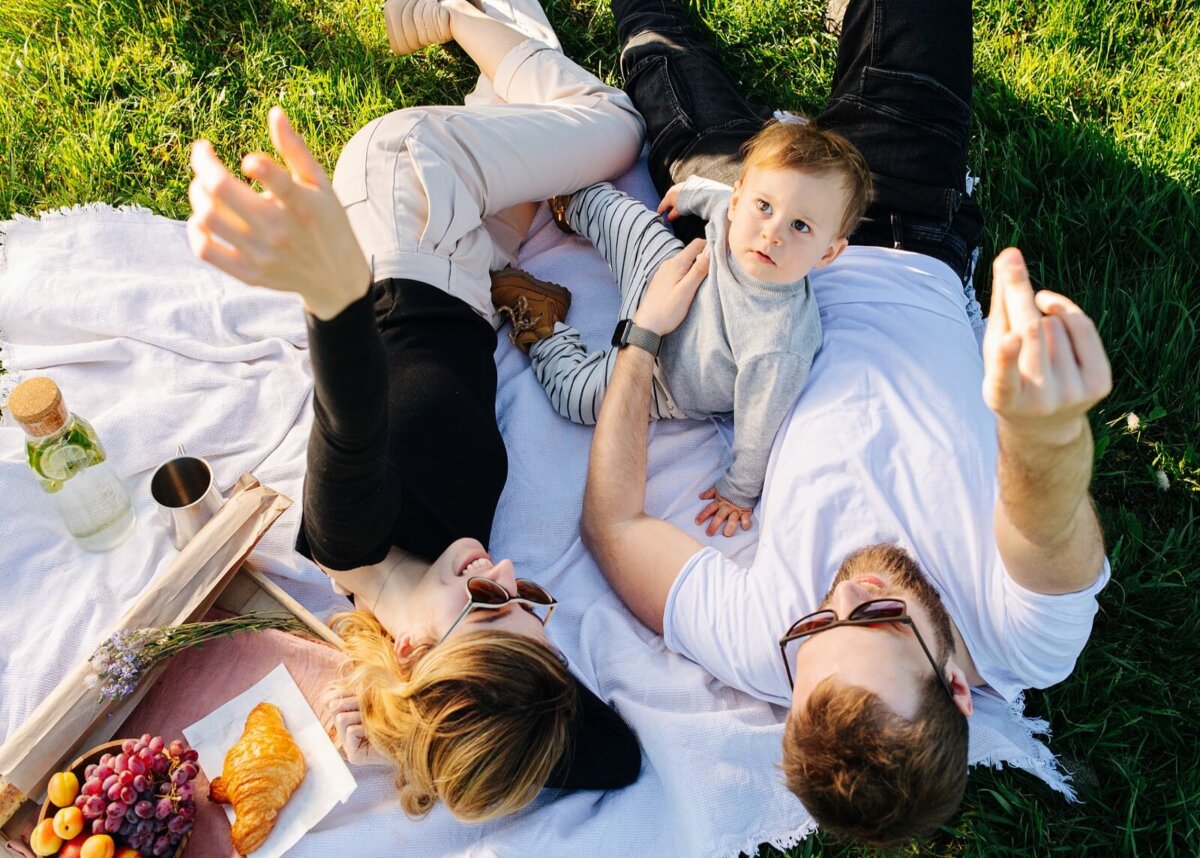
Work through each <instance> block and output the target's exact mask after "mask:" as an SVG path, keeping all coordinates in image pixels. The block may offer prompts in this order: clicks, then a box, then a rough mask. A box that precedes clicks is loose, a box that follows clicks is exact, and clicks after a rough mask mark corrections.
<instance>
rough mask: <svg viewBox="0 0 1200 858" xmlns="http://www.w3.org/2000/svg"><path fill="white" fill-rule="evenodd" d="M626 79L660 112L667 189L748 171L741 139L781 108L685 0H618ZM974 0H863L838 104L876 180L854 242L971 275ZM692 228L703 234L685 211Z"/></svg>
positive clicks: (844, 128)
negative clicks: (730, 69)
mask: <svg viewBox="0 0 1200 858" xmlns="http://www.w3.org/2000/svg"><path fill="white" fill-rule="evenodd" d="M613 15H614V17H615V18H616V22H617V36H618V38H619V39H620V42H621V70H622V73H623V74H624V76H625V89H626V91H627V92H628V93H629V95H630V97H631V98H632V99H633V103H634V105H635V106H636V107H637V109H638V110H639V111H641V113H642V116H644V117H645V119H646V134H647V137H648V139H649V141H650V175H651V177H652V178H653V179H654V184H655V186H656V187H657V188H658V190H659V192H660V193H665V192H666V190H667V189H668V188H669V187H670V186H671V185H672V184H674V183H676V182H681V181H683V180H684V179H686V178H687V177H688V176H691V175H699V176H704V177H707V178H710V179H714V180H716V181H720V182H724V183H726V184H733V182H734V181H736V179H737V177H738V175H739V172H740V168H741V164H740V162H741V159H740V157H739V149H740V148H741V146H742V144H743V143H745V142H746V141H747V140H748V139H749V138H750V137H751V136H753V135H754V133H755V132H757V131H758V130H759V129H760V128H761V127H762V125H763V123H764V122H765V121H766V120H767V119H769V118H770V117H771V115H772V112H773V111H772V110H771V109H770V108H767V107H763V106H761V105H755V104H752V103H750V102H749V101H748V100H747V99H746V98H745V96H744V95H742V93H740V92H739V91H738V90H737V88H736V87H735V86H734V84H733V82H732V81H731V80H730V79H729V77H728V76H727V75H726V74H725V71H724V69H723V68H722V66H721V60H720V58H719V57H718V55H717V52H716V51H715V50H714V49H713V47H712V45H710V44H709V43H708V41H707V40H705V39H704V38H702V37H701V36H700V34H699V33H697V32H696V30H695V29H694V28H693V27H692V25H691V23H690V22H689V20H688V16H687V13H686V12H685V11H684V9H683V7H682V6H680V5H679V4H678V3H677V2H676V0H613ZM971 53H972V34H971V4H970V0H850V4H849V6H848V8H847V10H846V17H845V20H844V22H843V24H842V35H841V39H840V42H839V44H838V58H837V69H836V71H835V73H834V79H833V83H832V87H831V95H830V99H829V103H828V105H827V106H826V108H825V110H824V111H822V112H821V114H820V115H819V116H817V117H816V118H815V121H816V122H817V123H818V124H819V125H821V126H823V127H825V128H829V129H831V130H834V131H837V132H839V133H840V134H842V135H844V136H845V137H847V138H848V139H849V140H850V141H851V142H853V143H854V145H855V146H857V147H858V149H859V151H860V152H862V154H863V157H864V158H866V161H867V164H868V166H869V167H870V169H871V177H872V179H873V180H874V183H875V196H874V199H873V200H872V203H871V206H870V208H869V209H868V210H867V216H866V218H865V219H864V221H863V223H862V224H861V225H860V226H859V228H858V229H857V230H856V231H855V232H854V234H853V235H852V236H851V238H850V243H851V244H859V245H871V246H881V247H895V248H900V249H902V250H910V251H914V252H916V253H924V254H927V255H929V256H932V257H934V258H936V259H940V260H942V261H943V262H945V263H946V264H948V265H949V266H950V267H951V268H952V269H954V271H955V272H956V273H957V274H958V275H959V276H960V277H961V278H962V279H963V280H964V281H966V280H968V279H969V278H970V275H971V273H972V272H971V270H970V268H971V263H972V259H973V255H974V250H975V248H976V246H977V245H978V243H979V237H980V233H981V232H982V230H983V218H982V214H981V212H980V210H979V206H978V205H977V204H976V203H975V201H974V200H972V199H971V198H969V197H967V196H966V194H964V192H963V187H964V180H965V176H966V169H967V143H968V140H969V137H970V124H971ZM676 231H677V232H678V233H679V234H680V237H681V238H684V239H685V240H687V239H690V238H693V237H695V236H697V235H702V234H703V227H702V226H701V225H699V224H697V223H695V221H694V219H693V220H692V222H691V223H683V222H682V221H681V222H677V227H676Z"/></svg>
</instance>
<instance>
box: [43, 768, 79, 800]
mask: <svg viewBox="0 0 1200 858" xmlns="http://www.w3.org/2000/svg"><path fill="white" fill-rule="evenodd" d="M46 795H48V796H50V802H51V804H53V805H54V806H55V807H66V806H67V805H70V804H74V803H75V797H76V796H78V795H79V778H77V777H75V773H74V772H56V773H55V774H53V775H51V776H50V783H48V784H46Z"/></svg>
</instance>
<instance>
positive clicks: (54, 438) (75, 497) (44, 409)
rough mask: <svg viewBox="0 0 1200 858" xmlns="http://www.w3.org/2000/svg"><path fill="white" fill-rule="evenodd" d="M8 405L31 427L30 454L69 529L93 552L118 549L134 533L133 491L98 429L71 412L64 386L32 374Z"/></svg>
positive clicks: (27, 429) (26, 427) (28, 457)
mask: <svg viewBox="0 0 1200 858" xmlns="http://www.w3.org/2000/svg"><path fill="white" fill-rule="evenodd" d="M8 409H9V411H10V412H11V413H12V416H13V417H14V418H16V420H17V422H18V423H20V424H21V428H23V429H24V430H25V435H26V438H25V455H26V460H27V461H28V462H29V467H30V469H32V470H33V473H34V475H35V476H36V477H37V479H38V482H39V483H41V486H42V488H43V489H44V490H45V492H46V494H47V495H48V496H49V498H50V502H51V504H52V505H53V506H54V508H55V510H57V512H58V514H59V516H60V517H61V518H62V520H63V523H64V524H65V525H66V527H67V531H68V532H69V533H70V534H71V536H73V537H75V539H76V541H78V542H79V544H80V545H81V546H83V547H84V548H86V549H88V550H89V551H107V550H109V549H110V548H115V547H116V546H118V545H120V544H121V543H122V542H124V541H125V540H126V538H128V536H129V534H131V533H132V532H133V527H134V523H135V515H134V512H133V504H132V503H130V500H129V494H128V492H126V491H125V487H124V486H123V485H121V480H120V479H119V478H118V477H117V475H116V473H114V472H113V469H112V466H111V465H109V464H108V462H106V461H105V458H106V457H105V455H104V448H103V447H102V446H101V445H100V439H99V438H98V437H96V430H95V429H93V428H92V427H91V424H89V423H88V422H87V421H86V420H84V419H83V418H82V417H78V416H76V415H74V414H71V413H70V412H69V411H68V410H67V405H66V403H65V402H63V398H62V392H61V391H60V390H59V389H58V385H57V384H55V383H54V382H53V381H51V380H50V379H48V378H45V377H39V378H31V379H28V380H27V381H23V382H22V383H21V384H19V385H17V387H16V389H15V390H13V392H12V395H11V396H9V398H8Z"/></svg>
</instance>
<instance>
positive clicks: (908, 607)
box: [583, 0, 1111, 844]
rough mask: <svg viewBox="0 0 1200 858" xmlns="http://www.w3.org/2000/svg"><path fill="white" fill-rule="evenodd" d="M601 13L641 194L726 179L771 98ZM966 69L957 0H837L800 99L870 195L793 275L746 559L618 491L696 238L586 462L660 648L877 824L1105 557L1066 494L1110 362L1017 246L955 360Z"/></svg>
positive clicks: (658, 2) (902, 820) (671, 9)
mask: <svg viewBox="0 0 1200 858" xmlns="http://www.w3.org/2000/svg"><path fill="white" fill-rule="evenodd" d="M614 14H615V17H616V20H617V28H618V33H619V35H620V38H621V42H622V69H623V71H624V73H625V76H626V80H627V90H628V91H629V93H630V95H631V96H632V97H633V100H634V102H635V104H636V105H637V107H638V108H639V110H641V111H642V113H643V115H644V116H645V117H646V120H647V134H648V137H649V139H650V141H651V149H650V153H651V154H650V158H651V164H650V167H651V175H652V176H653V177H654V179H655V182H656V184H657V186H658V188H659V190H660V192H661V191H665V190H666V188H667V187H669V186H670V185H671V184H672V183H674V182H677V181H681V180H682V179H684V178H685V177H686V176H687V175H689V174H690V173H692V172H698V173H700V174H702V175H705V176H707V177H709V178H713V179H717V180H721V181H726V182H729V181H732V178H733V177H735V176H736V174H737V167H738V147H739V146H740V145H741V142H742V141H744V140H745V139H746V138H748V137H749V136H750V135H752V134H753V133H754V131H755V130H757V128H758V127H759V126H760V125H761V123H762V121H763V119H764V118H766V117H767V116H768V115H769V112H768V111H767V110H765V109H763V108H759V107H755V106H754V105H751V104H749V103H748V102H747V101H746V100H745V99H744V98H743V97H742V96H741V95H740V94H739V93H738V92H737V91H736V89H735V88H734V87H733V85H732V83H731V82H730V81H729V80H728V78H727V77H726V76H725V75H724V74H723V73H722V71H721V69H720V65H719V61H718V60H717V57H716V54H715V52H714V51H713V50H712V48H711V47H709V46H708V45H707V44H705V43H704V41H703V40H702V39H701V38H700V37H699V36H698V35H697V34H696V33H695V32H694V30H693V29H692V28H691V25H690V24H689V22H688V20H687V17H686V15H685V14H684V13H683V11H682V9H680V8H679V7H678V6H675V5H673V4H672V3H670V2H667V0H615V2H614ZM970 94H971V14H970V7H969V3H966V2H952V0H874V2H872V0H851V2H850V5H849V8H848V9H847V12H846V17H845V20H844V22H843V28H842V34H841V39H840V44H839V51H838V65H837V71H836V73H835V78H834V82H833V92H832V98H831V100H830V103H829V106H828V107H827V109H826V110H825V111H824V112H823V113H822V114H821V115H820V116H819V117H817V119H816V120H815V121H817V122H819V123H821V124H822V125H824V126H826V127H828V128H831V129H833V130H835V131H838V132H840V133H842V134H843V135H845V136H846V137H848V138H849V139H850V140H851V141H852V142H853V143H854V144H855V145H856V146H857V147H858V148H859V150H860V151H861V152H862V153H863V155H864V157H865V158H866V160H867V163H868V165H869V166H870V167H871V171H872V179H873V181H874V184H875V187H876V191H877V193H876V197H875V200H874V202H873V204H872V207H871V208H870V209H869V210H868V217H867V221H866V222H865V223H864V225H863V226H862V227H861V228H860V229H859V230H858V231H857V232H856V233H855V234H854V236H853V237H852V238H851V245H852V246H851V247H850V248H848V249H847V250H846V251H845V252H844V253H843V255H842V257H841V259H839V260H838V261H837V262H836V263H835V264H834V265H831V266H829V268H827V269H825V270H824V271H823V272H818V274H817V275H816V276H814V277H813V288H814V292H815V295H816V299H817V303H818V305H819V306H820V308H821V322H822V327H823V335H824V345H823V348H822V350H821V352H819V353H818V355H817V358H816V361H815V363H814V365H813V369H812V375H811V378H810V381H809V385H808V387H807V388H806V389H805V390H804V392H803V393H802V394H801V395H800V398H799V399H798V400H797V402H796V404H795V406H794V407H793V410H792V413H791V415H790V416H789V418H788V419H787V421H785V424H784V426H783V428H782V429H781V430H780V432H779V435H778V436H777V437H776V439H775V445H774V448H773V450H772V462H771V466H770V469H769V471H768V474H767V482H766V486H765V489H764V493H763V498H762V501H761V509H760V521H761V522H762V529H761V534H760V537H759V543H758V548H757V553H756V555H755V558H754V561H753V564H752V565H751V566H750V567H749V568H740V567H738V566H737V565H736V564H735V563H734V562H733V561H731V560H729V559H728V558H725V557H724V556H723V555H721V554H720V553H719V552H718V551H717V550H715V549H713V548H711V547H706V546H704V545H702V544H701V543H700V542H699V541H698V540H697V539H695V538H694V537H693V536H692V535H691V534H689V533H685V532H683V531H681V530H679V529H677V528H675V527H673V526H671V525H669V524H667V523H665V522H663V521H660V520H657V519H655V518H652V517H650V516H648V515H647V514H646V513H645V511H644V509H643V502H644V487H645V478H646V437H647V429H646V418H647V409H648V403H649V395H650V394H649V391H650V382H651V373H652V367H653V358H652V355H651V354H650V352H649V351H646V350H644V348H639V347H638V344H639V343H644V344H648V345H649V346H650V347H651V348H653V335H664V334H667V333H669V332H670V331H671V330H673V328H674V327H675V325H677V324H678V323H679V321H680V320H681V319H682V318H683V316H684V315H685V314H686V311H687V306H688V304H689V303H690V300H691V296H692V294H694V291H695V289H696V288H697V286H698V284H699V282H700V279H702V278H703V272H704V270H705V268H706V267H707V260H705V259H703V258H699V257H698V253H699V244H698V243H693V245H692V246H691V247H690V248H689V250H690V253H687V252H685V253H684V254H681V255H680V256H679V257H677V258H676V259H675V260H671V261H670V262H668V263H666V264H664V265H663V266H662V269H661V270H660V272H659V274H658V275H657V276H656V277H655V280H654V282H653V283H652V284H651V287H650V289H649V290H648V293H647V296H646V298H645V299H644V301H643V304H642V305H641V307H640V308H639V310H638V311H637V314H636V315H635V316H634V318H633V320H632V322H633V325H634V328H633V329H632V331H631V330H630V329H628V328H626V331H625V334H626V336H625V338H626V340H627V341H628V342H629V343H630V345H629V346H628V347H625V348H624V349H623V350H622V352H621V354H620V355H619V357H618V360H617V363H616V367H615V370H614V373H613V378H612V382H611V385H610V387H609V391H608V398H607V400H606V402H605V405H604V408H603V410H602V412H601V414H600V418H599V422H598V424H597V427H596V434H595V439H594V442H593V447H592V455H591V462H590V467H589V472H588V486H587V493H586V497H585V504H584V518H583V531H584V538H585V540H586V542H587V544H588V546H589V547H590V548H591V550H592V552H593V553H594V554H595V556H596V558H597V561H598V562H599V564H600V566H601V568H602V569H603V570H604V571H605V574H606V576H607V577H608V579H609V581H610V582H611V584H612V585H613V587H614V589H615V590H616V591H617V593H618V594H619V595H620V596H621V598H622V599H623V600H624V601H625V602H626V604H627V605H628V606H629V607H630V609H631V610H632V611H633V612H634V613H635V614H636V615H637V616H638V617H639V618H640V619H641V620H642V621H643V622H644V623H645V624H646V625H647V626H649V627H650V628H652V629H654V630H656V631H659V632H661V633H662V634H663V636H664V640H665V642H666V644H667V646H668V647H670V648H671V649H673V650H675V651H677V652H680V653H682V654H684V655H686V656H688V657H690V658H692V659H693V660H695V661H697V662H699V663H700V664H702V665H704V666H705V667H706V668H707V669H708V670H709V671H711V672H712V673H713V674H714V675H715V676H717V677H718V678H719V679H721V680H723V681H724V682H726V683H728V684H729V685H732V686H735V687H737V688H741V689H742V690H744V691H746V692H748V693H750V694H753V695H755V696H757V697H760V698H762V699H764V700H768V701H771V702H774V703H778V704H780V705H783V706H787V707H789V714H788V722H787V726H786V728H785V734H784V748H783V758H784V759H783V769H784V774H785V777H786V779H787V783H788V786H789V788H790V789H791V790H792V791H793V792H794V793H796V794H797V796H798V797H799V798H800V799H801V800H802V801H803V802H804V804H805V806H806V807H807V808H808V809H809V810H810V811H811V812H812V813H813V815H814V817H815V818H816V819H817V821H818V823H820V824H821V825H823V826H825V827H827V828H829V829H831V830H834V831H836V832H840V833H842V834H844V835H848V836H851V837H853V838H856V839H858V840H862V841H865V842H868V843H875V844H882V843H887V842H892V841H895V840H897V839H901V838H906V837H911V836H914V835H921V834H924V833H927V832H929V831H931V830H932V829H934V828H936V826H937V825H938V824H940V823H941V822H943V821H945V820H946V819H948V818H949V817H950V816H951V815H952V814H953V813H954V812H955V810H956V809H957V807H958V805H959V802H960V801H961V796H962V792H963V788H964V784H965V780H966V762H967V728H966V716H969V715H970V714H971V711H972V698H971V694H972V689H977V690H978V691H979V692H982V693H992V694H997V695H1000V696H1001V697H1004V698H1006V699H1009V700H1012V699H1014V698H1016V697H1017V695H1018V694H1019V693H1020V692H1021V690H1022V689H1024V688H1029V687H1045V686H1048V685H1051V684H1053V683H1055V682H1058V681H1060V680H1062V679H1063V678H1064V677H1066V676H1067V675H1068V674H1069V673H1070V671H1071V669H1072V667H1073V666H1074V662H1075V659H1076V657H1077V656H1078V653H1079V652H1080V650H1081V649H1082V647H1083V645H1084V643H1085V642H1086V640H1087V637H1088V635H1089V633H1090V631H1091V624H1092V618H1093V616H1094V614H1095V611H1096V594H1097V593H1098V592H1099V591H1100V589H1101V588H1102V587H1103V586H1104V584H1105V583H1106V582H1107V580H1108V576H1109V572H1108V566H1107V561H1106V560H1105V557H1104V548H1103V541H1102V536H1101V532H1100V528H1099V524H1098V522H1097V519H1096V516H1095V513H1094V510H1093V508H1092V505H1091V502H1090V499H1089V496H1088V492H1087V487H1088V483H1089V481H1090V478H1091V460H1092V436H1091V431H1090V428H1089V426H1088V422H1087V411H1088V409H1089V408H1090V407H1091V406H1093V405H1094V404H1095V403H1096V402H1098V401H1099V400H1100V399H1102V398H1103V397H1104V396H1105V395H1106V394H1107V393H1108V390H1109V388H1110V385H1111V378H1110V370H1109V365H1108V360H1107V358H1106V356H1105V353H1104V349H1103V345H1102V344H1101V342H1100V339H1099V337H1098V335H1097V333H1096V330H1095V327H1094V325H1093V324H1092V322H1091V320H1090V319H1088V318H1087V316H1086V315H1084V314H1083V313H1082V312H1081V311H1080V310H1079V308H1078V307H1077V306H1075V304H1073V303H1072V302H1071V301H1069V300H1068V299H1066V298H1065V297H1063V296H1061V295H1057V294H1054V293H1052V292H1046V291H1043V292H1041V293H1038V294H1037V295H1036V296H1035V294H1034V291H1033V289H1032V286H1031V284H1030V281H1029V276H1028V273H1027V271H1026V268H1025V265H1024V260H1023V259H1022V257H1021V255H1020V253H1019V252H1018V251H1016V250H1015V249H1009V250H1006V251H1004V252H1003V253H1001V254H1000V255H999V256H998V257H997V259H996V261H995V264H994V268H993V270H994V279H993V298H992V306H991V318H990V321H989V325H988V330H987V335H986V337H985V340H984V346H983V352H984V355H983V360H981V359H980V354H979V349H978V345H977V340H976V338H975V335H974V330H973V326H972V324H971V320H970V318H969V315H970V309H971V306H972V304H973V300H971V299H970V298H969V297H968V296H967V295H965V294H964V284H965V283H967V282H969V278H970V267H971V260H972V258H973V253H974V251H975V247H976V244H977V241H978V237H979V233H980V230H981V219H980V216H979V211H978V209H977V207H976V206H975V205H974V203H973V202H972V201H971V200H970V199H969V198H967V197H965V196H964V195H963V194H962V193H961V188H962V184H963V178H964V175H965V172H966V149H967V141H968V133H969V130H968V129H969V120H970ZM637 328H643V329H646V335H642V334H639V333H638V332H637V330H636V329H637ZM981 386H982V391H983V396H982V397H981V396H980V389H981ZM810 615H811V616H810Z"/></svg>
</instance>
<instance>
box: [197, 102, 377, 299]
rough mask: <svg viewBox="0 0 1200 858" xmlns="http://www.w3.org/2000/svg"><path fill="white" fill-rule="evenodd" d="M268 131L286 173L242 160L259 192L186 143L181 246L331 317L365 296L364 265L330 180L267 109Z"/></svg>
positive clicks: (266, 161) (262, 158)
mask: <svg viewBox="0 0 1200 858" xmlns="http://www.w3.org/2000/svg"><path fill="white" fill-rule="evenodd" d="M267 126H268V130H269V132H270V135H271V142H272V143H273V144H274V146H275V149H276V150H277V151H278V152H279V154H280V155H281V156H282V157H283V160H284V163H285V164H286V165H287V169H286V170H285V169H284V168H283V167H281V166H280V165H279V164H277V163H276V162H275V161H274V160H273V159H272V158H270V157H269V156H267V155H265V154H263V153H261V152H255V153H253V154H250V155H247V156H246V157H245V158H243V159H242V170H243V171H244V172H245V174H246V175H247V176H249V177H250V178H251V179H253V180H256V181H257V182H259V183H260V184H261V185H262V187H263V188H264V190H263V191H262V192H256V191H255V190H254V189H253V188H252V187H251V186H250V185H249V184H248V183H246V182H243V181H241V180H239V179H237V178H236V177H235V176H234V175H233V174H232V173H230V172H229V170H228V169H227V168H226V167H225V165H224V164H223V163H221V160H220V159H219V158H218V157H217V154H216V152H215V151H214V150H213V147H212V144H211V143H209V142H208V141H207V140H198V141H196V143H194V144H193V145H192V153H191V164H192V171H193V172H194V174H195V175H194V178H193V179H192V183H191V185H190V186H189V187H188V197H189V199H190V200H191V203H192V216H191V217H190V218H188V226H187V229H188V241H189V242H190V244H191V246H192V251H193V252H194V253H195V254H196V255H197V256H198V257H199V258H200V259H203V260H204V261H205V262H209V263H211V264H212V265H215V266H216V267H217V268H219V269H221V270H222V271H224V272H225V273H226V274H229V275H231V276H233V277H236V278H237V279H239V280H241V281H243V282H245V283H250V284H252V285H256V286H266V287H267V288H270V289H277V290H280V291H285V292H297V293H299V294H300V295H301V296H302V297H303V298H304V304H305V307H306V309H307V310H308V311H309V312H310V313H312V314H313V315H314V316H316V317H318V318H320V319H330V318H333V317H334V316H336V315H337V314H338V313H340V312H341V311H342V310H343V309H345V308H346V307H347V306H348V305H350V304H352V303H353V302H354V301H355V300H357V299H358V298H360V297H362V296H363V294H365V293H366V291H367V288H368V287H369V285H370V281H371V269H370V265H369V264H368V262H367V260H366V257H365V256H364V255H363V252H362V249H361V248H360V247H359V245H358V241H357V240H356V239H355V237H354V232H353V230H351V228H350V222H349V220H348V219H347V218H346V213H345V211H344V210H343V209H342V206H341V203H340V202H339V201H338V198H337V195H336V194H334V192H333V187H332V185H331V184H330V182H329V178H328V177H327V176H326V175H325V171H324V170H323V169H321V165H320V164H319V163H317V160H316V158H314V157H313V155H312V153H311V152H310V151H309V149H308V147H307V146H306V145H305V144H304V140H303V139H301V137H300V135H299V134H297V133H296V132H295V130H294V129H293V128H292V126H291V123H290V122H289V121H288V118H287V115H286V114H284V112H283V110H282V109H281V108H279V107H273V108H271V112H270V114H269V116H268V119H267Z"/></svg>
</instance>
